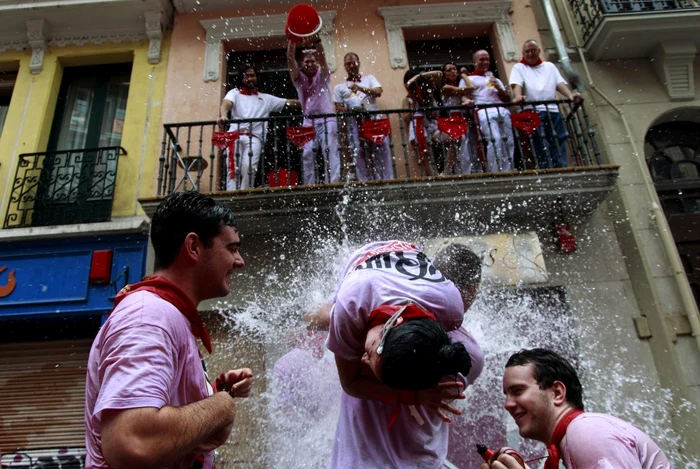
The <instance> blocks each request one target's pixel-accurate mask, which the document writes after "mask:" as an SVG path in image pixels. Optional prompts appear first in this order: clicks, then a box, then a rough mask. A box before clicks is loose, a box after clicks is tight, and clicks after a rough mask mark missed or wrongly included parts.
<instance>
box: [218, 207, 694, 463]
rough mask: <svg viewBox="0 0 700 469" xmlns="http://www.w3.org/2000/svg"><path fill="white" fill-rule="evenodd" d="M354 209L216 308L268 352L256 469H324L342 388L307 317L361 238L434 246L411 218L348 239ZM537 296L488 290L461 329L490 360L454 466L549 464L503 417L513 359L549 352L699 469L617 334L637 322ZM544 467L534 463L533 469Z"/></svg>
mask: <svg viewBox="0 0 700 469" xmlns="http://www.w3.org/2000/svg"><path fill="white" fill-rule="evenodd" d="M345 209H347V204H340V205H339V208H338V209H337V215H338V218H339V219H340V220H341V224H340V227H339V230H337V231H333V232H332V230H330V229H328V231H325V232H322V230H318V229H317V233H316V234H315V235H314V240H313V243H311V246H312V247H311V248H308V249H307V248H306V247H305V246H304V247H297V248H294V249H293V250H292V251H290V250H289V247H288V244H289V243H292V244H293V242H292V240H291V239H287V240H279V243H281V244H279V245H280V246H286V249H280V252H279V253H275V255H274V256H273V259H272V261H271V260H270V259H267V261H266V262H264V264H263V265H262V266H261V267H257V268H256V267H255V265H253V264H251V263H250V262H249V267H248V268H247V270H246V271H245V272H244V273H242V274H240V275H242V276H245V275H254V276H256V277H258V278H259V279H262V280H263V284H264V288H263V289H261V290H260V291H257V292H256V293H255V294H248V295H247V296H246V297H247V298H252V299H250V300H248V302H247V303H246V304H243V305H241V304H236V305H235V306H234V305H233V304H230V303H226V302H221V303H219V304H218V309H219V310H220V313H221V315H222V316H223V317H224V318H225V320H226V321H228V323H229V326H230V329H231V330H232V331H233V335H234V336H238V337H240V338H241V339H242V341H243V342H244V343H245V342H246V340H249V341H251V342H255V343H256V344H261V349H262V350H263V353H264V362H265V372H264V376H260V375H261V373H258V374H259V380H258V384H257V386H258V387H257V390H258V395H257V396H256V397H254V398H251V399H249V400H248V401H247V402H246V403H245V404H244V405H246V406H250V414H251V415H254V416H255V417H254V421H253V424H254V425H258V426H259V427H260V428H261V429H262V430H261V431H259V432H257V433H256V435H259V437H256V438H257V439H256V441H243V442H242V443H241V446H245V447H250V448H253V450H252V454H253V455H252V456H251V459H252V461H249V462H250V463H252V464H251V465H252V466H253V467H261V468H262V467H277V468H290V469H292V468H294V469H297V468H325V467H326V466H327V464H328V461H329V459H330V453H331V448H332V445H333V439H334V433H335V427H336V423H337V418H338V409H339V401H340V393H341V389H340V384H339V381H338V377H337V372H336V370H335V363H334V358H333V355H332V353H331V352H329V351H328V350H326V349H325V348H324V347H323V345H322V343H323V338H324V337H323V335H322V334H321V333H317V334H310V333H308V332H307V329H306V324H305V323H303V321H302V320H301V318H302V313H303V312H304V311H313V310H314V309H315V308H317V307H319V306H321V305H322V304H324V303H325V302H326V301H327V299H328V298H329V297H330V296H331V295H332V294H333V292H334V291H335V288H336V286H337V279H338V276H339V274H340V271H341V269H342V267H343V264H344V261H345V259H346V258H347V256H348V255H349V254H350V253H351V252H353V251H354V250H355V249H356V248H358V247H359V246H361V245H362V244H364V241H373V240H376V239H389V238H396V237H397V235H396V233H404V234H405V233H410V236H402V237H403V238H405V239H408V240H409V241H414V242H416V243H417V244H419V245H420V244H424V243H427V242H429V241H430V239H428V238H427V237H424V236H423V235H422V233H421V232H420V231H419V230H418V231H417V230H412V231H411V230H409V229H408V226H409V224H413V225H415V223H414V222H413V221H411V220H408V221H407V220H403V221H401V220H402V218H401V217H397V218H396V219H397V220H399V221H398V222H397V223H396V224H395V226H393V227H392V228H391V229H389V230H386V231H385V236H380V237H374V239H364V240H356V241H353V242H350V241H349V240H348V239H349V238H350V236H349V233H350V232H351V230H349V229H348V227H347V226H346V225H345V224H344V222H343V220H345V219H346V215H345V213H344V211H345ZM368 210H370V211H371V209H369V208H368ZM457 218H459V217H457ZM462 218H464V217H462ZM339 233H340V234H339ZM339 239H342V240H343V241H338V240H339ZM273 250H274V249H273ZM329 260H330V261H329ZM309 266H314V268H309ZM281 286H283V287H281ZM535 287H537V286H536V285H527V286H525V285H523V286H522V287H502V286H498V285H493V284H488V282H485V284H483V285H482V288H481V291H480V294H479V297H478V299H477V301H476V302H475V303H474V305H473V306H472V307H471V308H470V309H469V311H468V312H467V314H466V316H465V323H464V327H466V329H467V330H469V331H470V332H471V333H472V334H473V335H474V336H475V338H476V339H477V340H478V342H479V343H480V345H481V346H482V348H483V350H484V353H485V356H486V363H485V368H484V371H483V373H482V374H481V376H480V377H479V379H478V380H477V381H476V383H475V384H474V385H473V386H471V387H470V388H469V389H468V390H467V392H466V395H467V398H466V399H465V400H463V401H458V403H457V405H458V407H459V408H461V409H462V410H463V412H464V414H463V416H462V417H459V418H457V419H456V421H455V424H454V425H453V427H452V430H451V435H450V451H449V455H448V460H449V461H451V462H452V463H453V464H454V465H455V466H456V467H458V468H465V469H466V468H476V467H478V465H479V461H480V459H479V457H478V455H477V454H476V452H475V451H474V445H475V443H485V444H487V445H489V446H491V447H494V448H497V447H500V446H505V445H508V446H513V447H515V448H516V449H518V450H519V451H520V452H521V453H522V454H523V455H524V456H525V458H526V459H530V458H537V457H540V456H543V455H546V451H545V449H544V446H543V445H541V444H535V443H534V442H532V441H525V440H522V439H521V438H520V436H519V435H518V432H517V427H516V426H515V425H514V423H513V420H512V419H511V418H510V416H509V415H508V414H507V413H506V412H505V410H504V409H503V403H504V397H503V393H502V388H501V378H502V375H503V370H504V365H505V362H506V360H507V359H508V357H509V356H510V355H511V354H512V353H513V352H516V351H518V350H519V349H521V348H532V347H547V348H551V349H553V350H556V351H558V352H560V353H562V354H563V355H565V356H567V357H568V358H569V359H571V360H572V362H573V363H574V364H575V366H576V367H577V368H578V369H579V370H580V376H581V379H582V382H583V387H584V399H585V405H586V410H588V411H593V412H604V413H610V414H613V415H616V416H618V417H620V418H622V419H624V420H627V421H629V422H631V423H632V424H634V425H636V426H637V427H639V428H641V429H642V430H643V431H645V432H647V433H648V434H649V435H650V436H651V437H652V438H653V439H654V440H655V441H656V442H657V443H658V444H659V445H660V446H661V447H662V448H663V449H664V451H665V452H666V454H667V455H669V457H670V458H672V460H673V462H674V464H675V465H676V467H683V468H695V469H697V468H698V465H697V463H695V462H691V461H687V460H685V459H684V458H683V456H682V455H681V453H680V452H679V449H680V438H679V436H678V435H677V434H676V433H675V432H674V431H673V430H671V413H672V412H674V409H676V411H677V406H676V407H674V406H673V405H672V398H671V394H670V392H668V391H666V390H663V389H658V386H657V385H656V384H655V380H654V379H653V378H650V377H648V376H646V373H645V372H644V370H643V369H642V366H641V365H637V364H638V363H641V359H640V358H639V357H635V356H634V354H633V352H632V351H631V350H628V345H631V344H633V343H634V342H635V341H637V340H638V339H637V338H636V337H630V336H629V335H628V333H627V332H626V330H627V329H625V328H622V327H616V326H615V324H616V323H618V322H619V323H621V322H622V321H624V320H629V318H628V317H622V316H621V315H618V314H616V313H615V312H614V311H600V310H598V309H596V308H595V307H593V303H592V302H591V304H590V305H586V304H581V303H580V302H578V303H577V304H576V305H575V308H574V307H573V306H571V305H570V304H569V302H568V301H567V296H566V287H550V286H546V287H542V288H535ZM590 288H592V289H594V288H595V287H590ZM601 331H604V333H601ZM603 336H604V340H603V339H601V338H602V337H603ZM610 344H616V346H613V347H611V346H610ZM260 378H262V379H260ZM263 388H264V390H263ZM686 410H692V409H686ZM234 438H235V435H234ZM234 451H238V450H234ZM249 452H250V451H249ZM541 463H542V462H540V463H533V464H532V465H531V466H532V467H533V469H534V468H537V467H539V466H538V464H541ZM246 467H249V466H246Z"/></svg>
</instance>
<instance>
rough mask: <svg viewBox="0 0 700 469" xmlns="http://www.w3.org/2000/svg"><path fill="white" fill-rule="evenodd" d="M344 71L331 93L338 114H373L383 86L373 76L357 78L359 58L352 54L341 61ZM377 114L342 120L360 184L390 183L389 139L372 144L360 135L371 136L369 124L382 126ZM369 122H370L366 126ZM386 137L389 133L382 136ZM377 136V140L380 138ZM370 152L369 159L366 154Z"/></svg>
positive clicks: (349, 53) (392, 173) (391, 177)
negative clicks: (340, 80)
mask: <svg viewBox="0 0 700 469" xmlns="http://www.w3.org/2000/svg"><path fill="white" fill-rule="evenodd" d="M343 62H344V65H345V71H346V72H347V73H348V75H347V77H346V78H345V81H344V82H342V83H340V84H338V85H335V88H334V89H333V102H334V103H335V105H336V110H338V111H339V112H358V111H376V110H377V109H379V108H378V106H377V98H379V97H380V96H381V95H382V92H383V90H382V85H381V84H380V83H379V81H377V79H376V78H375V77H374V75H362V74H360V58H359V56H358V55H357V54H356V53H354V52H348V53H347V54H345V57H344V59H343ZM379 117H380V115H379V114H372V115H370V116H369V117H366V116H362V115H361V114H360V115H355V116H352V117H347V118H346V119H344V121H345V122H347V128H346V129H345V134H346V135H347V137H348V146H349V147H350V148H349V150H350V153H351V156H352V158H353V160H354V163H355V172H356V174H357V179H358V180H359V181H366V180H367V179H376V180H381V179H393V178H394V169H393V167H392V164H391V150H390V149H389V138H387V137H388V135H384V138H383V139H381V143H379V144H375V143H373V141H372V140H370V139H368V138H367V137H366V136H361V135H360V133H361V132H362V131H366V132H370V131H371V130H372V129H368V127H369V124H374V123H380V124H381V123H383V122H385V120H384V121H381V120H380V119H379ZM369 120H372V121H373V122H368V121H369ZM386 124H387V125H386V126H385V127H384V129H378V126H375V127H377V128H376V129H375V136H376V135H377V131H378V130H386V131H390V130H391V127H390V126H389V125H388V121H386ZM385 133H388V132H385ZM381 135H383V134H380V135H379V138H381ZM367 150H369V153H370V154H369V155H366V154H365V153H366V152H367Z"/></svg>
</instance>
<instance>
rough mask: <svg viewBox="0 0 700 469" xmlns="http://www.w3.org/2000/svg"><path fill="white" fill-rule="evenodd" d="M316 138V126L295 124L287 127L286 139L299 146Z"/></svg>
mask: <svg viewBox="0 0 700 469" xmlns="http://www.w3.org/2000/svg"><path fill="white" fill-rule="evenodd" d="M314 138H316V128H315V127H314V126H308V127H304V126H302V125H296V126H293V127H287V140H289V141H290V142H292V143H293V144H294V145H296V146H297V147H299V148H301V147H303V146H304V145H306V144H307V143H308V142H310V141H311V140H313V139H314Z"/></svg>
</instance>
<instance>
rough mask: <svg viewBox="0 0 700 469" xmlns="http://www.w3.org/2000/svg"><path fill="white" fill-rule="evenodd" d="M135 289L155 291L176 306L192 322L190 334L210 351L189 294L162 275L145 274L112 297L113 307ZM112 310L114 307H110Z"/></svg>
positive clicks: (209, 338)
mask: <svg viewBox="0 0 700 469" xmlns="http://www.w3.org/2000/svg"><path fill="white" fill-rule="evenodd" d="M137 291H148V292H151V293H155V294H156V295H158V296H159V297H161V298H162V299H164V300H165V301H167V302H168V303H170V304H171V305H173V306H174V307H176V308H177V309H178V310H179V311H180V312H181V313H182V314H183V315H184V316H185V317H186V318H187V319H189V321H190V323H191V324H192V334H194V336H195V338H197V339H200V338H201V339H202V344H204V347H205V348H206V349H207V352H209V353H211V352H212V347H211V336H210V335H209V331H208V330H207V328H206V327H204V323H203V322H202V318H200V317H199V311H197V307H196V306H195V304H194V303H193V302H192V300H191V299H190V297H189V296H187V294H186V293H185V292H184V291H182V290H181V289H180V287H178V286H177V285H175V284H174V283H173V282H171V281H170V280H168V279H167V278H165V277H163V276H162V275H151V276H148V275H147V276H145V277H144V278H143V280H142V281H141V282H139V283H135V284H133V285H126V286H125V287H124V288H122V289H121V291H120V292H119V294H117V296H116V298H115V299H114V308H116V307H117V305H118V304H119V303H121V302H122V300H123V299H124V298H126V297H127V296H129V295H131V294H132V293H135V292H137ZM112 311H114V309H112ZM110 314H111V312H110Z"/></svg>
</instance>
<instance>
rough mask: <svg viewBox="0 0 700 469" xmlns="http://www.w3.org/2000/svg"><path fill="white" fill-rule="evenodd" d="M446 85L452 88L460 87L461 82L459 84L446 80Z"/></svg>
mask: <svg viewBox="0 0 700 469" xmlns="http://www.w3.org/2000/svg"><path fill="white" fill-rule="evenodd" d="M445 84H446V85H450V86H458V85H459V82H458V81H450V80H445Z"/></svg>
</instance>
